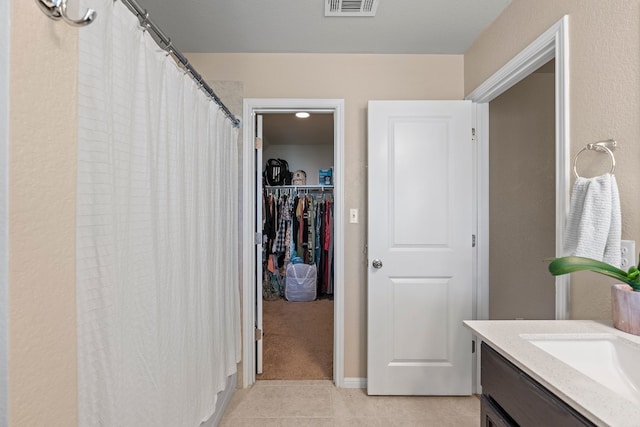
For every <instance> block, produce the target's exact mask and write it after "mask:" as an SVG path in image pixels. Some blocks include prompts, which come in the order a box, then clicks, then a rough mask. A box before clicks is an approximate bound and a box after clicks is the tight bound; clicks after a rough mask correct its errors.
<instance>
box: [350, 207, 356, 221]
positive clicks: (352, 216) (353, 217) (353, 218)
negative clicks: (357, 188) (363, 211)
mask: <svg viewBox="0 0 640 427" xmlns="http://www.w3.org/2000/svg"><path fill="white" fill-rule="evenodd" d="M349 222H350V223H351V224H357V223H358V209H353V208H352V209H349Z"/></svg>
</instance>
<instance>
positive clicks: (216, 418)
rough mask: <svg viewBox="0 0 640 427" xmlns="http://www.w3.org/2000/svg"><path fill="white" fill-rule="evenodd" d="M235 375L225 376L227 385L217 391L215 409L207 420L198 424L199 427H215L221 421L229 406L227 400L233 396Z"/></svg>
mask: <svg viewBox="0 0 640 427" xmlns="http://www.w3.org/2000/svg"><path fill="white" fill-rule="evenodd" d="M237 375H238V374H233V375H231V376H230V377H228V378H227V385H226V387H225V389H224V390H222V391H221V392H220V393H218V399H217V400H216V411H215V412H214V413H213V415H211V418H209V419H208V420H207V421H204V422H202V423H201V424H200V427H216V426H217V425H218V424H220V421H222V416H223V415H224V411H225V410H226V409H227V406H229V402H230V401H231V398H232V397H233V393H234V392H235V391H236V381H237Z"/></svg>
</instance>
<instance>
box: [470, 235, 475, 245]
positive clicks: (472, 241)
mask: <svg viewBox="0 0 640 427" xmlns="http://www.w3.org/2000/svg"><path fill="white" fill-rule="evenodd" d="M471 247H472V248H475V247H476V235H475V234H472V235H471Z"/></svg>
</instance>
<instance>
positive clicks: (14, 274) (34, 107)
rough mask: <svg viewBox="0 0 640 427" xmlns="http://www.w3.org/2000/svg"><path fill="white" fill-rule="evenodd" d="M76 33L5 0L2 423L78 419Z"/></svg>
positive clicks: (16, 0)
mask: <svg viewBox="0 0 640 427" xmlns="http://www.w3.org/2000/svg"><path fill="white" fill-rule="evenodd" d="M77 31H78V30H77V29H75V28H71V27H69V26H68V25H64V24H62V23H56V22H54V21H52V20H50V19H48V18H47V17H45V15H44V14H43V13H42V12H40V10H39V9H38V6H37V5H36V4H35V2H33V1H24V0H12V1H11V65H10V107H9V108H10V118H9V120H10V122H9V126H10V136H9V153H10V160H9V181H10V184H9V185H10V187H9V254H10V255H9V283H10V286H9V387H8V388H9V425H10V426H12V427H23V426H45V425H51V426H73V425H76V424H77V416H76V414H77V396H76V395H77V386H76V382H77V379H76V306H75V262H74V259H75V167H76V166H75V163H76V127H77V118H76V116H77V113H76V104H77V102H76V99H77V98H76V92H77V89H76V81H77V68H78V67H77V48H78V45H77Z"/></svg>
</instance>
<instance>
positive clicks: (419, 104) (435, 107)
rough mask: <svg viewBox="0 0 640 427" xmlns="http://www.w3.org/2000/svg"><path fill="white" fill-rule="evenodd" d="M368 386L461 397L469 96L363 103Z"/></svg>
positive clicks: (467, 388)
mask: <svg viewBox="0 0 640 427" xmlns="http://www.w3.org/2000/svg"><path fill="white" fill-rule="evenodd" d="M368 126H369V145H368V151H369V153H368V157H369V163H368V164H369V166H368V168H369V172H368V175H369V178H368V193H369V206H368V212H369V218H368V219H369V221H368V247H369V250H368V258H369V259H368V262H369V265H368V267H367V268H368V287H369V288H368V314H367V315H368V378H367V382H368V393H369V394H378V395H385V394H399V395H469V394H471V384H472V378H471V375H472V353H471V352H472V336H471V333H470V332H469V331H467V330H466V328H464V327H463V324H462V321H463V320H466V319H471V318H472V317H471V316H472V282H471V280H472V275H471V270H472V250H473V249H472V230H473V228H472V218H473V216H472V209H473V206H472V183H471V176H472V137H471V127H472V124H471V102H470V101H370V102H369V125H368Z"/></svg>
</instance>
